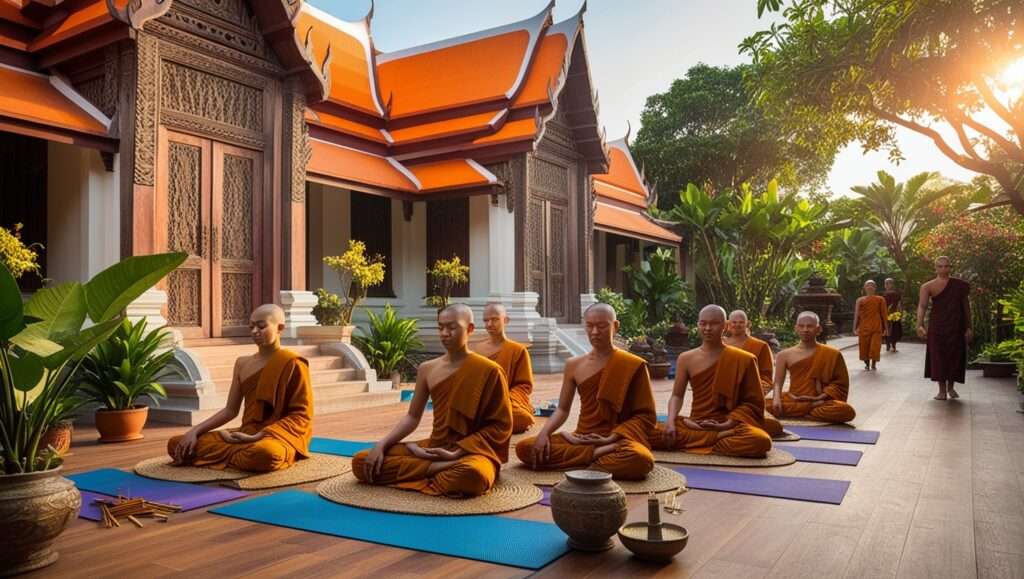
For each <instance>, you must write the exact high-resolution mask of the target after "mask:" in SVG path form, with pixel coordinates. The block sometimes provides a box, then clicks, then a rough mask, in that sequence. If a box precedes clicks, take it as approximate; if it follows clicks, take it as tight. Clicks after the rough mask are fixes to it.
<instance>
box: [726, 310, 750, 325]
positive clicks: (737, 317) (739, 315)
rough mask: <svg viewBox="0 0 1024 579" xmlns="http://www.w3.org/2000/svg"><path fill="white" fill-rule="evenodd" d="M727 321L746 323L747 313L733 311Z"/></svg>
mask: <svg viewBox="0 0 1024 579" xmlns="http://www.w3.org/2000/svg"><path fill="white" fill-rule="evenodd" d="M729 321H730V322H746V321H748V318H747V312H745V311H743V310H733V311H732V313H731V314H729Z"/></svg>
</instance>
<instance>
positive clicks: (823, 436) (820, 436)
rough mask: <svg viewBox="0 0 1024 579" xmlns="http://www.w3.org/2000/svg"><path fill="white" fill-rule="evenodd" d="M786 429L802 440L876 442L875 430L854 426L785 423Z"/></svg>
mask: <svg viewBox="0 0 1024 579" xmlns="http://www.w3.org/2000/svg"><path fill="white" fill-rule="evenodd" d="M785 427H786V430H788V431H790V432H792V433H793V434H799V435H800V438H802V439H804V440H822V441H825V442H852V443H854V444H874V443H876V442H878V435H879V433H878V431H877V430H857V429H856V428H833V427H828V426H794V425H791V424H786V425H785Z"/></svg>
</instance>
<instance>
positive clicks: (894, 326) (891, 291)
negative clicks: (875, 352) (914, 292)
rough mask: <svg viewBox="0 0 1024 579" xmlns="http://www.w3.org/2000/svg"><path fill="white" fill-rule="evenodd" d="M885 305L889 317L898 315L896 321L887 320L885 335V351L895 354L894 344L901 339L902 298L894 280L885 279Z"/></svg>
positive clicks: (883, 295)
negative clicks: (887, 327)
mask: <svg viewBox="0 0 1024 579" xmlns="http://www.w3.org/2000/svg"><path fill="white" fill-rule="evenodd" d="M882 297H884V298H885V305H887V306H888V307H889V310H888V312H889V315H890V316H893V315H898V317H897V319H895V320H889V331H888V333H886V335H885V351H886V352H888V351H890V350H891V351H893V352H896V343H897V342H899V341H900V340H902V339H903V320H902V317H903V296H901V295H900V292H899V290H897V289H896V280H894V279H892V278H891V277H887V278H885V292H883V294H882Z"/></svg>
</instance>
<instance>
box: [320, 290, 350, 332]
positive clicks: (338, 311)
mask: <svg viewBox="0 0 1024 579" xmlns="http://www.w3.org/2000/svg"><path fill="white" fill-rule="evenodd" d="M315 293H316V305H315V306H313V317H314V318H316V323H317V324H319V325H321V326H340V325H341V322H342V321H343V318H344V313H345V304H343V303H342V302H341V298H340V297H338V294H332V293H331V292H329V291H327V290H325V289H324V288H319V289H317V290H316V292H315Z"/></svg>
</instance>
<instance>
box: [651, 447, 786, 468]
mask: <svg viewBox="0 0 1024 579" xmlns="http://www.w3.org/2000/svg"><path fill="white" fill-rule="evenodd" d="M651 452H652V454H654V460H656V461H658V462H667V463H670V464H692V465H698V466H742V467H767V466H786V465H787V464H793V463H794V462H796V458H794V457H793V455H792V454H789V453H788V452H786V451H784V450H778V449H775V448H773V449H772V450H769V451H768V454H767V456H765V457H764V458H740V457H736V456H723V455H721V454H696V453H692V452H674V451H667V450H654V451H651Z"/></svg>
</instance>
